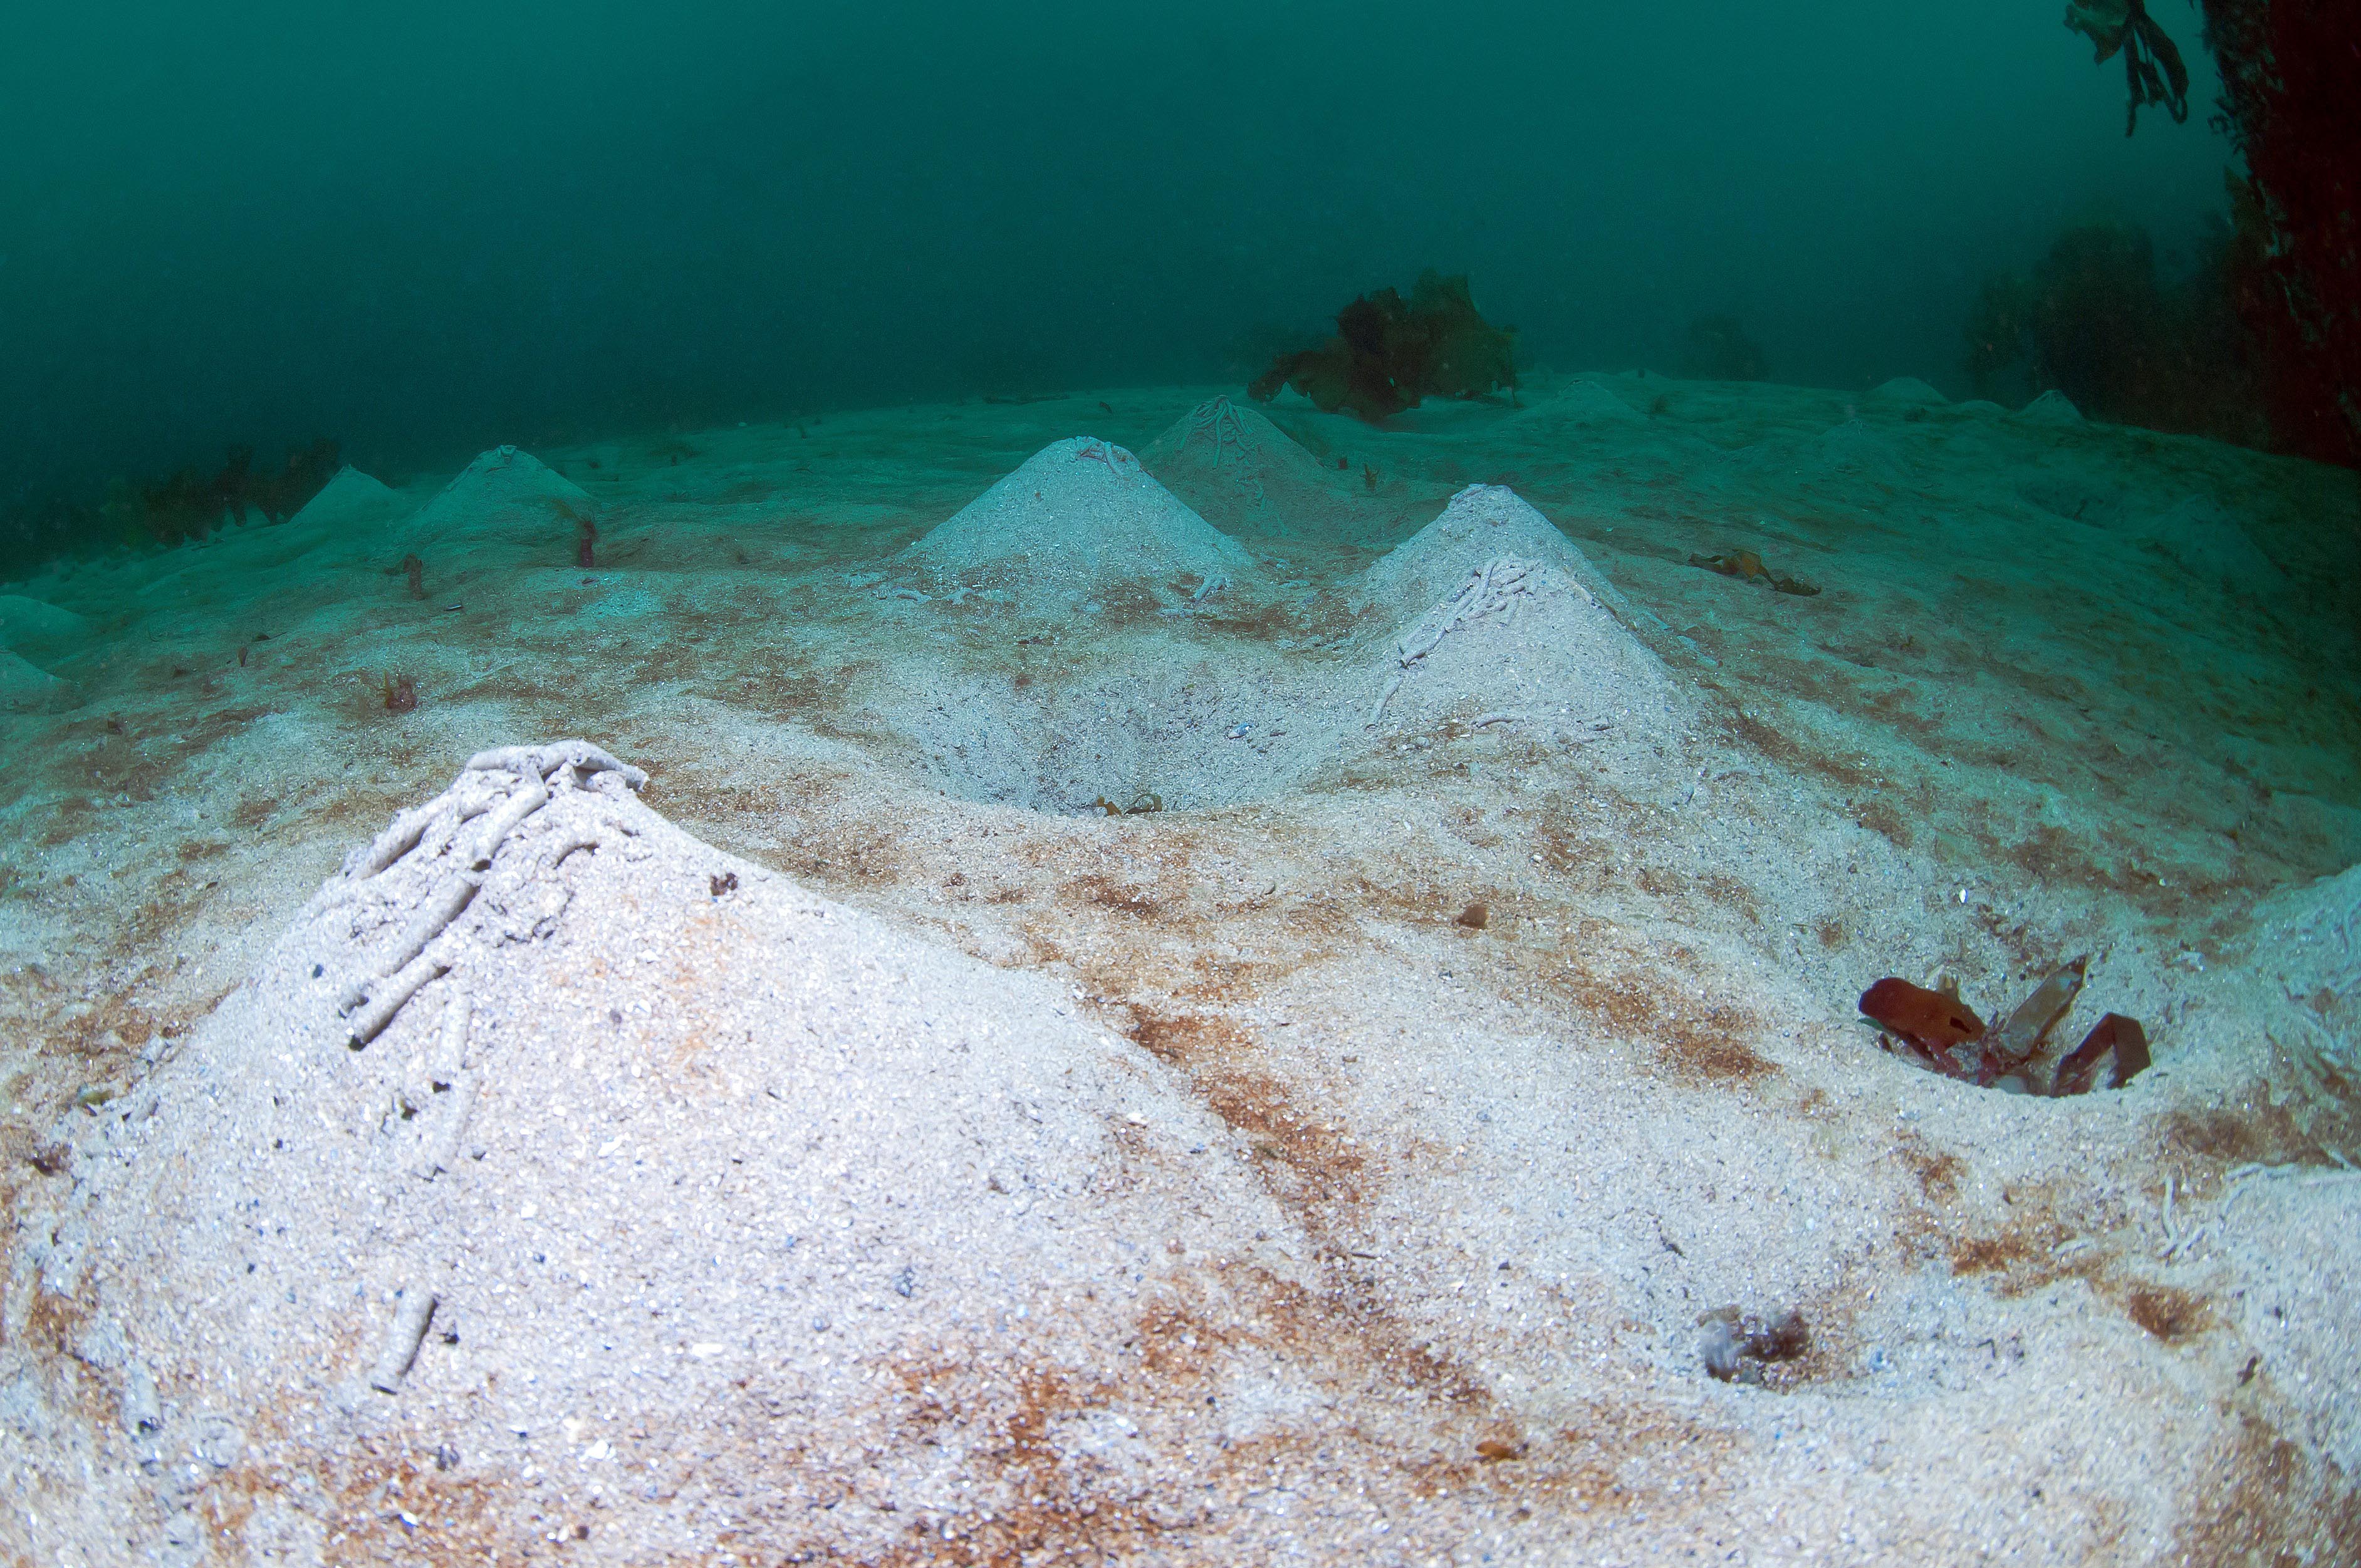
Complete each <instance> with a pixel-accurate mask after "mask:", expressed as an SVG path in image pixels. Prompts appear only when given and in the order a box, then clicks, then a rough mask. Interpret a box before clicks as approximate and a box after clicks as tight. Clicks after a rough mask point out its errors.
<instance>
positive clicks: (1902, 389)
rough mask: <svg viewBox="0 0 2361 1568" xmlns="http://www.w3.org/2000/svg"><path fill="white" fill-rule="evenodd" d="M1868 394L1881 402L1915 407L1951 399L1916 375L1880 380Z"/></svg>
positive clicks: (1927, 405) (1945, 401)
mask: <svg viewBox="0 0 2361 1568" xmlns="http://www.w3.org/2000/svg"><path fill="white" fill-rule="evenodd" d="M1869 396H1870V398H1871V399H1872V400H1875V401H1877V402H1881V403H1902V404H1905V405H1910V406H1915V407H1932V406H1934V405H1936V404H1938V403H1948V402H1949V401H1950V399H1949V398H1947V397H1945V396H1943V394H1942V393H1940V392H1938V391H1937V390H1936V389H1934V388H1933V387H1930V386H1928V385H1927V383H1926V382H1924V381H1922V380H1920V379H1919V378H1917V377H1916V376H1896V377H1894V378H1893V379H1892V380H1890V381H1880V382H1879V383H1878V384H1877V385H1876V386H1874V387H1872V388H1871V389H1869Z"/></svg>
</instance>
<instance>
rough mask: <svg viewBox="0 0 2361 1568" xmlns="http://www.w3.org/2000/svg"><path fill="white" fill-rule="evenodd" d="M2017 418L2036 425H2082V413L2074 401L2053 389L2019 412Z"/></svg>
mask: <svg viewBox="0 0 2361 1568" xmlns="http://www.w3.org/2000/svg"><path fill="white" fill-rule="evenodd" d="M2016 417H2017V418H2019V419H2024V420H2031V421H2032V422H2034V423H2036V424H2081V422H2082V411H2081V409H2078V408H2076V407H2075V406H2074V400H2073V399H2071V398H2070V397H2068V396H2067V395H2066V394H2065V393H2063V392H2061V391H2059V389H2057V388H2055V387H2052V388H2050V389H2049V390H2048V391H2046V392H2044V393H2042V394H2041V395H2040V396H2039V397H2037V398H2036V399H2034V400H2032V401H2031V402H2029V403H2027V404H2026V405H2025V406H2024V407H2023V408H2021V409H2019V410H2017V411H2016Z"/></svg>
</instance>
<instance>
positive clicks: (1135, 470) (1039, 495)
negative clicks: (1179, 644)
mask: <svg viewBox="0 0 2361 1568" xmlns="http://www.w3.org/2000/svg"><path fill="white" fill-rule="evenodd" d="M898 559H899V560H901V561H903V562H905V563H906V564H908V565H915V566H917V567H918V568H920V570H921V571H922V572H923V573H924V574H925V575H927V576H928V577H929V578H930V579H931V580H932V582H933V583H934V584H935V585H936V586H938V587H943V588H946V589H949V590H950V591H953V592H957V591H958V590H959V589H961V588H976V587H981V588H985V589H988V590H990V591H993V592H995V593H1000V594H1005V595H1006V596H1007V597H1008V598H1010V599H1011V600H1013V601H1016V602H1017V603H1020V604H1025V605H1030V606H1035V607H1038V608H1041V609H1083V610H1085V611H1086V612H1093V611H1094V610H1095V609H1097V608H1100V607H1102V606H1103V605H1104V600H1105V599H1106V598H1107V597H1109V596H1112V595H1115V594H1118V593H1126V592H1127V593H1131V594H1144V595H1146V596H1148V597H1149V598H1153V599H1155V600H1156V601H1157V602H1159V603H1160V604H1168V605H1169V604H1172V603H1177V602H1180V600H1181V599H1183V598H1186V597H1188V596H1190V595H1192V594H1196V593H1198V592H1200V590H1207V589H1208V585H1213V584H1218V583H1219V582H1221V581H1222V580H1224V579H1226V578H1228V577H1231V576H1235V575H1237V574H1240V573H1243V572H1246V571H1247V570H1249V569H1250V568H1251V567H1252V565H1253V559H1252V557H1250V556H1249V555H1247V554H1246V549H1245V547H1244V546H1242V545H1240V544H1239V543H1237V542H1236V541H1235V540H1234V539H1231V538H1229V537H1228V536H1226V535H1225V534H1224V533H1222V532H1219V531H1218V530H1216V529H1215V528H1213V526H1212V525H1211V524H1209V523H1208V522H1206V521H1205V520H1204V519H1203V518H1202V517H1200V516H1198V515H1197V514H1196V513H1195V512H1193V511H1191V510H1189V508H1188V507H1187V506H1185V505H1183V504H1182V503H1181V501H1180V499H1179V498H1178V497H1176V496H1174V495H1173V494H1172V492H1171V491H1170V490H1168V489H1166V488H1164V487H1163V486H1162V485H1160V484H1158V483H1157V482H1156V480H1155V479H1154V478H1153V477H1150V476H1149V474H1148V471H1147V470H1146V469H1145V468H1143V467H1141V466H1140V463H1139V459H1138V458H1137V457H1135V456H1133V455H1131V454H1130V453H1129V452H1127V451H1126V450H1125V449H1124V448H1122V447H1120V446H1116V445H1115V444H1112V443H1110V442H1104V441H1100V440H1097V439H1095V438H1093V437H1088V436H1075V437H1073V438H1071V439H1070V440H1066V441H1060V442H1058V443H1056V444H1053V445H1050V446H1046V447H1044V448H1042V449H1041V450H1040V451H1039V452H1037V453H1035V454H1034V455H1032V456H1030V457H1028V458H1027V459H1026V460H1025V463H1024V465H1023V466H1020V467H1019V468H1017V469H1016V472H1015V473H1013V474H1010V475H1009V476H1007V477H1005V478H1004V479H1002V480H1001V481H1000V482H999V483H998V484H995V485H994V486H993V487H992V488H990V489H988V490H986V491H985V492H984V493H983V495H981V496H979V497H977V498H976V499H974V500H972V501H971V502H969V503H968V504H967V505H966V506H964V507H961V509H960V510H959V511H958V512H957V513H956V514H955V515H954V516H952V517H951V518H950V521H946V522H944V523H943V524H941V525H940V526H939V527H938V528H936V529H935V530H933V531H932V532H929V533H928V535H927V536H926V537H925V538H923V539H921V540H919V541H918V542H917V543H915V544H913V545H911V546H910V547H909V548H908V549H907V550H905V551H904V552H903V553H902V554H901V555H900V556H899V557H898Z"/></svg>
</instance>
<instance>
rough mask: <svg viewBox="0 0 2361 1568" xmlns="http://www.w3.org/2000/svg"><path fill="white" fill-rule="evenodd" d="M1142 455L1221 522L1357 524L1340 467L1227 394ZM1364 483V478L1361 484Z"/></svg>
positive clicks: (1268, 529) (1303, 528) (1240, 525)
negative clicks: (1341, 485) (1340, 489)
mask: <svg viewBox="0 0 2361 1568" xmlns="http://www.w3.org/2000/svg"><path fill="white" fill-rule="evenodd" d="M1139 460H1140V462H1141V464H1142V465H1143V466H1146V467H1147V468H1148V471H1149V472H1150V473H1152V474H1154V475H1155V476H1156V477H1157V478H1159V479H1160V480H1161V481H1163V482H1164V484H1166V485H1167V486H1169V487H1170V488H1171V490H1172V493H1173V494H1174V495H1176V496H1178V497H1180V499H1182V500H1183V501H1185V502H1187V503H1188V505H1189V506H1190V507H1191V509H1192V510H1195V511H1196V512H1197V514H1198V515H1199V516H1201V517H1202V518H1203V519H1204V520H1205V521H1208V522H1210V523H1212V524H1213V526H1214V527H1216V528H1219V529H1223V530H1226V531H1227V532H1232V533H1251V534H1264V535H1270V534H1277V535H1282V536H1283V535H1289V534H1295V533H1301V532H1307V531H1314V532H1334V531H1335V530H1336V529H1337V528H1339V527H1341V526H1343V525H1345V523H1347V522H1349V521H1351V518H1352V515H1353V509H1352V503H1351V502H1350V501H1349V500H1347V499H1345V497H1344V496H1341V495H1339V494H1337V492H1336V490H1335V489H1334V488H1332V487H1333V486H1334V483H1335V478H1334V473H1335V471H1334V470H1333V469H1330V470H1323V468H1322V467H1321V466H1320V460H1319V459H1318V458H1316V457H1314V456H1312V454H1311V453H1309V452H1306V451H1305V450H1304V449H1303V448H1302V447H1301V446H1300V445H1298V444H1296V442H1295V441H1294V439H1293V438H1292V437H1290V435H1289V434H1288V433H1286V432H1285V431H1283V430H1281V429H1279V426H1277V425H1275V424H1273V423H1271V422H1270V421H1268V419H1265V418H1264V417H1263V416H1262V414H1261V413H1260V412H1259V411H1257V410H1254V409H1250V408H1240V407H1239V406H1238V405H1237V404H1235V403H1234V402H1232V401H1231V400H1229V399H1227V398H1212V399H1208V400H1206V401H1204V402H1202V403H1199V404H1198V405H1197V406H1196V407H1195V408H1193V409H1191V411H1189V412H1188V413H1187V414H1185V415H1183V416H1182V417H1181V418H1180V419H1178V420H1176V421H1174V422H1173V423H1172V426H1171V428H1170V429H1169V430H1167V431H1165V433H1163V434H1161V435H1159V436H1158V437H1157V438H1156V439H1155V440H1154V441H1153V442H1151V443H1149V444H1148V449H1147V450H1146V451H1144V452H1142V453H1141V454H1140V455H1139ZM1355 482H1357V481H1355Z"/></svg>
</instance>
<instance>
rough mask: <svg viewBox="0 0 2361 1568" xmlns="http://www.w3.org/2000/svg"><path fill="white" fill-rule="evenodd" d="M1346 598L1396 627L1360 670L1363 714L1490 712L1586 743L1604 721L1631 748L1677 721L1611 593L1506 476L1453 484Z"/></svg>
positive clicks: (1675, 698) (1657, 670)
mask: <svg viewBox="0 0 2361 1568" xmlns="http://www.w3.org/2000/svg"><path fill="white" fill-rule="evenodd" d="M1356 598H1360V599H1361V600H1362V601H1363V602H1365V603H1366V604H1367V609H1368V613H1369V615H1370V616H1371V617H1372V618H1373V619H1378V620H1381V622H1382V623H1384V624H1388V625H1389V626H1390V627H1391V628H1392V629H1393V630H1392V632H1391V636H1390V638H1389V641H1388V643H1387V644H1386V646H1385V649H1384V652H1383V654H1382V655H1381V657H1380V658H1379V660H1378V665H1377V668H1376V670H1375V671H1374V673H1373V674H1372V677H1371V678H1372V683H1373V684H1372V687H1371V707H1370V719H1369V722H1370V723H1371V724H1372V725H1373V726H1375V725H1391V726H1395V727H1401V728H1407V729H1413V730H1417V729H1426V728H1429V727H1432V726H1433V725H1436V724H1441V723H1445V722H1454V723H1459V724H1466V725H1475V726H1477V727H1479V728H1482V727H1489V726H1491V725H1494V724H1501V725H1508V726H1510V727H1512V728H1514V729H1520V730H1523V731H1526V732H1529V733H1532V734H1535V735H1539V736H1555V737H1560V738H1563V739H1566V740H1576V741H1581V742H1585V743H1587V742H1590V741H1593V740H1598V738H1600V737H1602V736H1609V735H1611V736H1612V738H1613V742H1614V745H1615V746H1616V747H1623V746H1630V747H1631V748H1633V749H1634V756H1635V758H1636V757H1637V756H1638V755H1639V753H1640V751H1642V750H1644V749H1645V748H1646V747H1647V746H1648V745H1649V744H1650V743H1652V742H1653V740H1655V739H1657V738H1660V737H1662V736H1663V735H1664V734H1666V733H1670V732H1675V731H1676V730H1677V727H1678V723H1679V716H1680V709H1681V705H1682V700H1683V699H1682V697H1681V696H1680V693H1679V691H1678V689H1677V688H1676V687H1675V685H1674V682H1673V680H1672V677H1671V675H1670V674H1669V673H1667V672H1666V670H1665V669H1664V664H1663V662H1662V661H1660V660H1659V659H1658V658H1657V657H1656V655H1655V654H1654V653H1653V652H1651V651H1650V650H1649V649H1648V648H1647V647H1646V646H1645V645H1644V644H1642V642H1641V641H1639V639H1638V638H1636V637H1635V636H1633V635H1632V633H1631V630H1630V629H1629V628H1628V627H1627V626H1626V625H1625V624H1624V623H1623V621H1622V620H1619V619H1618V618H1617V616H1616V614H1615V613H1614V612H1613V610H1612V609H1610V606H1614V605H1617V604H1620V596H1617V595H1616V594H1615V592H1614V589H1613V588H1612V587H1609V585H1608V584H1607V583H1606V581H1605V579H1604V578H1603V577H1601V576H1600V575H1599V574H1598V570H1597V569H1596V568H1595V567H1593V566H1592V565H1590V563H1589V561H1588V560H1587V558H1586V557H1585V556H1584V555H1583V554H1582V552H1581V551H1580V550H1578V549H1576V547H1575V545H1574V543H1573V542H1572V541H1570V540H1568V539H1567V538H1566V537H1565V534H1564V533H1562V532H1559V531H1558V528H1557V526H1556V525H1555V524H1554V523H1553V522H1551V521H1550V520H1549V519H1547V518H1545V517H1543V515H1542V514H1541V513H1540V512H1538V511H1536V510H1533V508H1532V507H1531V506H1530V505H1528V504H1527V503H1526V502H1525V501H1524V500H1523V499H1521V498H1520V497H1519V496H1518V495H1517V494H1516V492H1515V491H1513V490H1510V489H1509V488H1506V487H1505V486H1500V485H1472V486H1470V487H1468V488H1466V489H1464V490H1462V491H1460V492H1459V493H1458V494H1457V495H1455V496H1454V497H1453V498H1452V499H1451V504H1450V505H1449V506H1447V507H1446V508H1444V512H1443V515H1442V516H1441V517H1438V518H1436V519H1435V520H1434V521H1433V522H1431V523H1429V524H1427V525H1426V526H1425V527H1424V528H1422V529H1421V530H1419V532H1417V533H1415V534H1413V535H1412V536H1411V538H1409V539H1407V540H1405V541H1404V542H1403V543H1400V544H1399V545H1397V546H1396V547H1395V548H1394V549H1393V550H1391V551H1389V553H1388V554H1386V555H1385V557H1384V558H1383V559H1382V560H1380V561H1378V563H1377V564H1376V565H1373V566H1371V567H1370V568H1369V569H1368V571H1367V573H1366V574H1365V575H1364V576H1363V579H1362V584H1361V589H1360V592H1359V594H1358V595H1357V596H1356ZM1633 765H1635V766H1638V767H1640V768H1641V769H1642V771H1648V769H1649V766H1650V765H1649V764H1646V763H1644V762H1634V764H1633Z"/></svg>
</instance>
